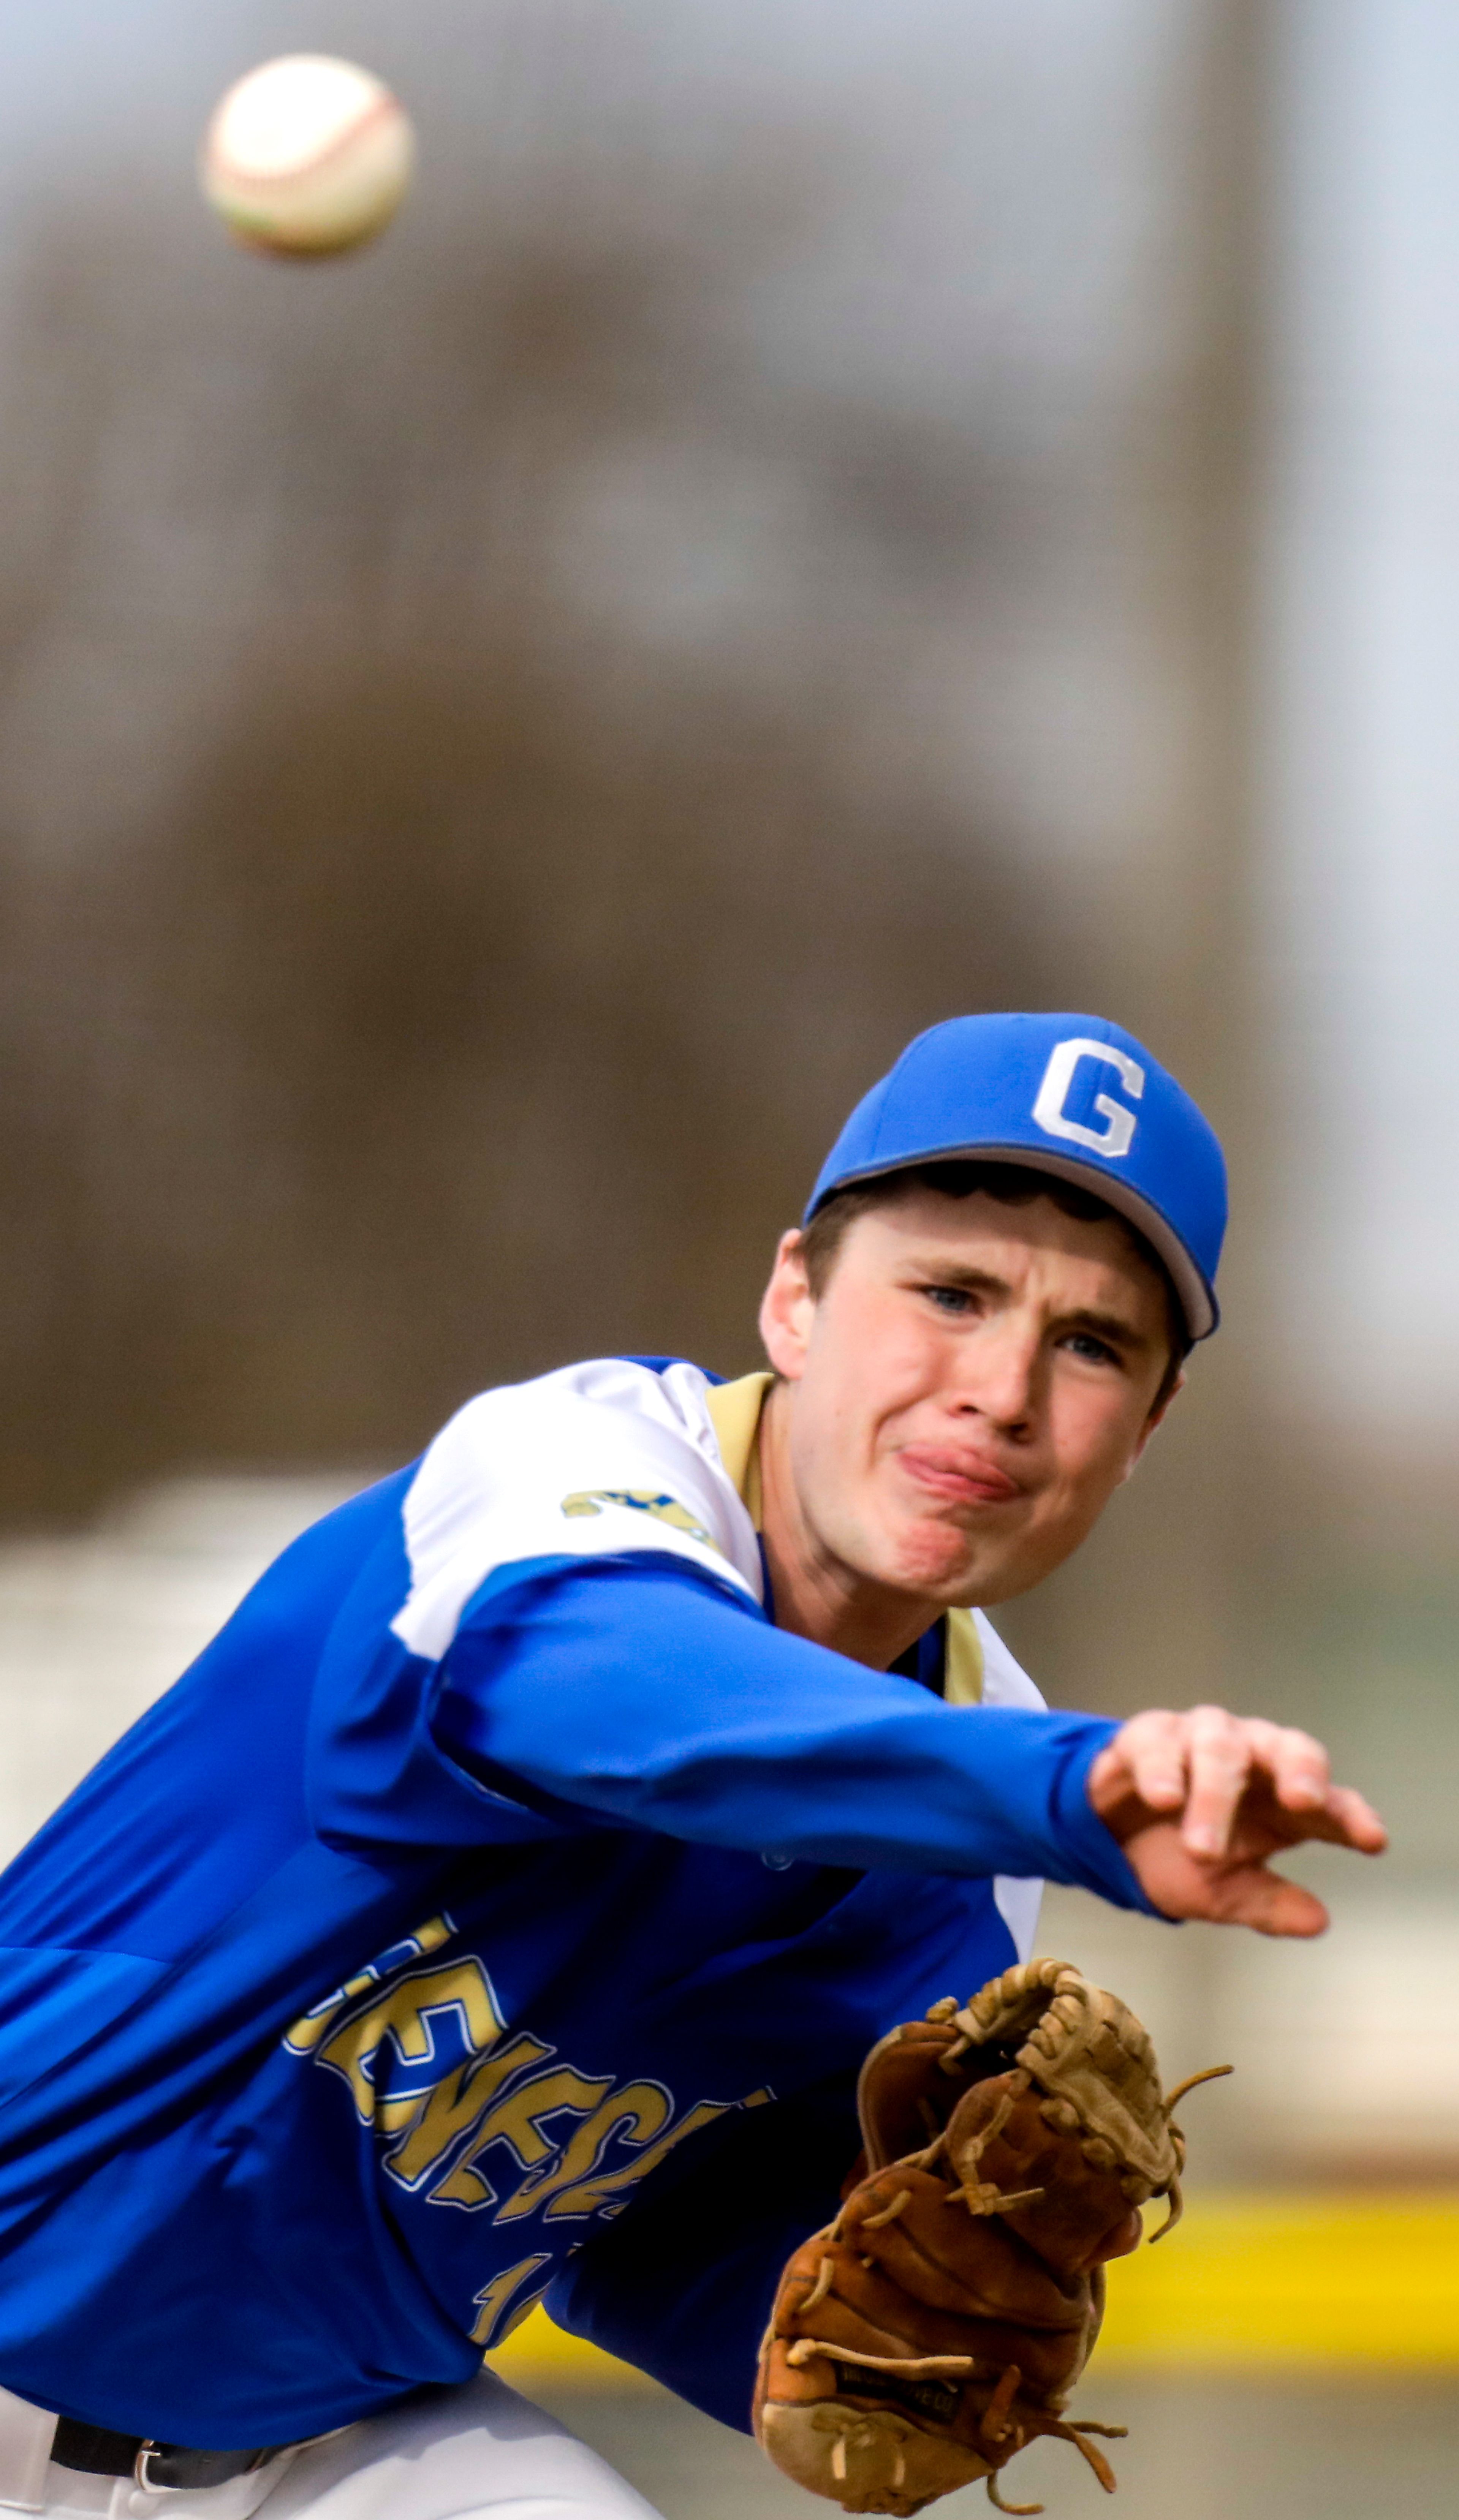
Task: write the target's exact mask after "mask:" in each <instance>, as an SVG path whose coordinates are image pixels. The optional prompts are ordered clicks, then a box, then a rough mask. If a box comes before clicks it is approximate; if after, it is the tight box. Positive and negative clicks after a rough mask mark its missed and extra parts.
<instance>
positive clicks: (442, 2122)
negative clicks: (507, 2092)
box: [385, 2031, 552, 2187]
mask: <svg viewBox="0 0 1459 2520" xmlns="http://www.w3.org/2000/svg"><path fill="white" fill-rule="evenodd" d="M551 2054H552V2049H551V2048H544V2047H543V2045H542V2042H541V2040H540V2039H533V2038H531V2037H530V2036H529V2034H528V2033H527V2032H526V2031H520V2032H519V2033H518V2035H517V2037H516V2038H515V2039H509V2040H508V2041H507V2042H506V2044H505V2046H502V2047H496V2048H488V2050H487V2052H486V2054H485V2056H484V2057H482V2058H481V2059H480V2060H479V2062H478V2063H475V2064H471V2065H458V2066H457V2067H456V2068H455V2069H454V2071H453V2072H452V2073H449V2074H447V2076H446V2078H445V2080H444V2082H441V2083H434V2084H433V2085H432V2088H431V2090H430V2091H429V2092H428V2093H427V2094H426V2096H425V2098H424V2100H418V2101H417V2103H416V2108H417V2112H418V2114H417V2115H416V2117H415V2118H414V2120H413V2121H412V2123H411V2125H410V2126H409V2127H408V2128H407V2130H406V2132H405V2134H404V2135H403V2136H402V2137H401V2138H400V2140H399V2142H398V2143H396V2144H394V2145H392V2147H391V2149H390V2150H389V2151H388V2153H387V2154H386V2157H385V2158H386V2167H387V2169H388V2171H389V2172H390V2175H391V2177H392V2178H395V2179H398V2180H399V2181H400V2182H401V2183H402V2184H403V2185H404V2186H406V2187H419V2186H421V2185H422V2184H423V2183H424V2182H425V2181H426V2180H428V2179H429V2178H430V2176H431V2174H432V2172H433V2170H436V2169H438V2168H439V2166H440V2164H441V2162H442V2161H443V2160H444V2158H445V2156H446V2154H447V2153H448V2152H449V2151H450V2149H451V2146H452V2144H453V2143H454V2142H455V2141H456V2138H457V2137H458V2136H461V2135H465V2134H466V2132H467V2130H468V2128H470V2127H474V2126H475V2125H476V2123H477V2121H478V2119H479V2117H480V2116H481V2114H482V2112H483V2111H484V2110H486V2109H488V2108H489V2107H490V2106H491V2103H492V2101H493V2100H494V2099H495V2097H496V2095H497V2093H498V2092H499V2091H500V2090H501V2088H502V2086H503V2084H504V2083H509V2082H510V2081H511V2079H512V2076H513V2075H514V2074H518V2073H521V2072H522V2071H523V2070H524V2068H525V2067H526V2066H528V2065H540V2064H541V2062H542V2060H543V2058H544V2057H545V2056H550V2055H551Z"/></svg>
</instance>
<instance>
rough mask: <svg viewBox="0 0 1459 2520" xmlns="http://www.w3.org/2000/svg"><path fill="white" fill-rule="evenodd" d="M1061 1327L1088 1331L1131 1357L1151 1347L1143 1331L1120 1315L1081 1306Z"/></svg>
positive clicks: (1067, 1317) (1070, 1314)
mask: <svg viewBox="0 0 1459 2520" xmlns="http://www.w3.org/2000/svg"><path fill="white" fill-rule="evenodd" d="M1061 1327H1062V1328H1065V1329H1067V1330H1088V1331H1089V1332H1090V1334H1091V1336H1093V1337H1094V1338H1102V1339H1107V1340H1108V1341H1109V1343H1110V1345H1111V1347H1117V1348H1122V1349H1123V1350H1124V1351H1125V1353H1126V1354H1127V1355H1129V1356H1138V1355H1139V1354H1140V1353H1141V1352H1142V1350H1143V1349H1145V1348H1148V1347H1149V1345H1150V1341H1149V1339H1148V1338H1147V1337H1146V1335H1145V1332H1144V1331H1143V1330H1138V1329H1136V1328H1135V1326H1134V1323H1133V1322H1127V1321H1126V1320H1125V1319H1124V1317H1123V1315H1122V1314H1120V1313H1099V1312H1095V1311H1093V1310H1092V1309H1091V1308H1090V1307H1089V1306H1088V1305H1081V1306H1080V1308H1079V1310H1078V1311H1077V1312H1076V1313H1066V1314H1065V1316H1064V1320H1063V1323H1062V1325H1061Z"/></svg>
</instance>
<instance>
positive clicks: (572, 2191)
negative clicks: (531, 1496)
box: [284, 1491, 773, 2351]
mask: <svg viewBox="0 0 1459 2520" xmlns="http://www.w3.org/2000/svg"><path fill="white" fill-rule="evenodd" d="M604 1498H605V1501H606V1502H609V1503H617V1502H619V1501H620V1500H619V1499H617V1498H616V1497H614V1496H611V1495H609V1494H608V1492H607V1491H605V1492H604ZM573 1502H574V1500H571V1499H570V1500H569V1504H572V1503H573ZM649 1503H650V1504H652V1505H657V1504H661V1503H667V1504H669V1505H672V1504H673V1500H672V1498H669V1499H666V1500H664V1499H658V1498H654V1499H650V1500H649ZM565 1509H566V1508H565ZM582 1509H584V1510H596V1507H595V1506H593V1505H592V1504H591V1501H589V1502H588V1503H587V1504H586V1505H584V1506H583V1508H582ZM679 1510H681V1511H682V1508H679ZM456 1931H457V1927H456V1925H455V1924H454V1922H453V1920H452V1919H451V1917H450V1916H449V1915H447V1914H445V1913H442V1914H441V1915H439V1916H433V1917H432V1918H431V1919H430V1921H429V1922H428V1923H427V1924H425V1925H423V1926H421V1927H420V1928H419V1929H418V1931H417V1932H416V1933H414V1934H411V1935H407V1936H406V1937H405V1938H404V1939H403V1941H401V1942H399V1943H396V1944H393V1945H392V1946H391V1948H390V1949H389V1951H388V1952H385V1953H382V1954H381V1956H380V1958H378V1959H376V1960H372V1961H371V1962H370V1964H369V1966H368V1967H367V1968H364V1969H362V1970H360V1971H359V1972H358V1973H357V1975H355V1976H354V1977H352V1978H349V1979H348V1980H346V1982H345V1984H344V1985H343V1986H342V1987H341V1988H339V1989H338V1990H337V1991H336V1993H335V1994H334V1995H332V1996H330V1997H328V1998H327V1999H326V2000H325V2001H324V2002H323V2003H318V2004H316V2005H314V2006H313V2007H312V2009H311V2010H310V2011H308V2012H307V2013H305V2014H304V2015H303V2017H302V2019H301V2020H300V2021H297V2022H296V2024H295V2025H294V2028H293V2029H292V2030H291V2031H290V2032H289V2034H288V2036H287V2038H286V2040H285V2043H284V2044H285V2046H286V2047H287V2048H289V2049H290V2051H291V2052H292V2053H293V2054H295V2055H297V2056H300V2057H311V2058H312V2060H313V2061H314V2063H315V2064H318V2065H325V2066H328V2068H329V2070H330V2071H331V2073H335V2074H338V2075H340V2076H341V2078H342V2081H343V2082H344V2083H345V2084H346V2085H347V2087H348V2090H349V2094H350V2098H351V2100H352V2102H353V2105H354V2109H355V2113H356V2115H357V2117H358V2118H359V2121H360V2123H361V2125H362V2126H366V2127H369V2128H371V2129H373V2130H374V2132H375V2133H376V2134H377V2135H380V2136H382V2137H384V2138H385V2139H386V2148H385V2159H384V2167H385V2170H386V2173H387V2175H388V2177H389V2178H390V2179H391V2180H392V2181H394V2182H395V2183H397V2184H398V2185H399V2186H401V2187H404V2188H407V2189H410V2190H412V2191H414V2192H417V2193H419V2192H420V2191H421V2190H422V2189H424V2190H425V2191H426V2193H427V2196H428V2198H429V2201H430V2202H431V2203H432V2204H436V2205H447V2206H454V2207H456V2208H457V2209H458V2210H465V2211H466V2212H467V2213H482V2212H484V2213H486V2214H487V2215H488V2217H489V2221H490V2223H491V2225H492V2227H493V2228H494V2227H495V2225H496V2224H499V2223H501V2224H505V2223H514V2222H522V2221H524V2220H525V2218H526V2217H527V2216H528V2215H532V2214H540V2216H541V2218H542V2221H543V2223H544V2224H546V2223H549V2222H565V2221H577V2222H585V2221H587V2220H589V2219H590V2218H591V2217H593V2216H594V2215H599V2216H602V2217H603V2218H604V2219H605V2220H607V2219H608V2218H610V2217H612V2216H614V2215H616V2214H620V2213H621V2212H622V2211H623V2208H624V2206H625V2205H626V2204H627V2202H628V2200H629V2197H630V2196H631V2194H632V2191H633V2190H634V2188H635V2187H637V2185H638V2183H639V2182H640V2181H641V2180H644V2179H647V2178H648V2176H649V2175H650V2173H651V2172H652V2171H654V2170H657V2168H658V2167H659V2165H660V2163H661V2161H663V2160H664V2159H665V2158H666V2156H667V2155H668V2154H669V2153H670V2152H671V2151H672V2150H673V2149H674V2147H675V2145H676V2144H680V2143H683V2142H684V2141H685V2139H686V2138H688V2137H690V2136H693V2135H696V2134H698V2133H699V2132H700V2130H701V2129H702V2128H705V2127H707V2126H712V2125H713V2123H714V2121H715V2120H716V2119H717V2118H721V2117H724V2116H726V2115H727V2114H728V2113H729V2112H730V2111H731V2110H732V2109H751V2108H757V2107H758V2106H759V2105H760V2104H761V2103H762V2102H763V2101H765V2100H768V2099H770V2098H772V2097H773V2093H770V2092H769V2091H765V2090H761V2091H756V2092H751V2093H748V2094H747V2096H746V2097H745V2098H744V2099H742V2100H698V2101H695V2102H694V2103H693V2104H692V2105H691V2106H690V2107H688V2108H686V2109H685V2110H684V2112H683V2114H682V2116H679V2117H677V2118H676V2117H675V2115H674V2111H675V2107H676V2105H677V2104H676V2102H675V2099H674V2095H673V2093H672V2092H670V2091H669V2090H668V2089H667V2087H666V2086H665V2085H664V2084H662V2083H659V2082H654V2081H647V2080H636V2081H630V2082H625V2083H617V2082H616V2080H615V2078H614V2076H613V2075H612V2074H583V2073H579V2071H578V2070H577V2068H576V2067H575V2066H574V2065H570V2064H568V2063H567V2062H566V2061H565V2060H563V2059H562V2058H561V2057H560V2056H559V2055H558V2051H557V2050H556V2049H555V2048H553V2047H551V2046H550V2045H549V2044H548V2043H547V2042H546V2041H544V2040H541V2039H537V2038H535V2037H533V2035H532V2034H531V2033H530V2032H529V2031H526V2030H518V2031H512V2032H509V2030H508V2027H507V2023H506V2020H505V2018H504V2015H503V2013H502V2010H501V2007H500V2005H499V2004H498V2003H497V2000H496V1996H495V1993H494V1990H493V1988H492V1984H491V1980H490V1978H489V1977H488V1976H487V1973H486V1970H485V1968H484V1967H483V1965H482V1963H481V1961H480V1960H479V1958H477V1956H476V1954H475V1953H467V1954H465V1955H464V1956H463V1957H462V1958H459V1959H456V1960H453V1961H448V1962H443V1963H442V1964H441V1965H439V1966H437V1967H434V1968H422V1967H420V1966H419V1965H413V1963H418V1962H419V1961H420V1960H422V1959H424V1958H430V1956H431V1954H432V1953H433V1952H436V1951H438V1950H439V1949H440V1948H441V1945H442V1944H443V1943H445V1942H447V1941H449V1940H450V1939H451V1938H452V1937H453V1936H454V1934H455V1933H456ZM493 2151H494V2152H495V2154H496V2156H497V2158H496V2159H495V2160H494V2161H492V2162H491V2163H490V2165H489V2168H488V2162H487V2156H488V2155H490V2154H492V2153H493ZM506 2164H510V2165H511V2167H510V2169H509V2170H507V2172H506V2175H505V2176H503V2166H504V2165H506ZM499 2165H501V2166H499ZM493 2171H494V2172H495V2174H496V2175H495V2178H493V2176H492V2175H491V2172H493ZM498 2181H500V2185H498V2183H497V2182H498ZM493 2208H494V2209H495V2210H494V2211H493V2210H492V2209H493ZM560 2254H561V2253H560V2251H557V2250H538V2251H536V2252H535V2253H534V2254H532V2255H530V2256H528V2257H524V2258H522V2259H520V2260H519V2261H518V2262H517V2263H516V2264H515V2265H514V2266H511V2267H508V2268H506V2269H504V2270H503V2272H502V2273H499V2274H495V2275H493V2276H492V2277H491V2279H490V2281H489V2282H487V2283H486V2284H484V2285H483V2286H482V2288H481V2290H480V2291H479V2293H477V2294H476V2295H475V2296H474V2297H473V2305H472V2307H473V2310H474V2311H475V2314H476V2317H475V2323H474V2324H473V2326H472V2329H471V2334H472V2338H473V2340H474V2342H475V2343H476V2344H478V2345H479V2346H480V2347H481V2348H482V2349H483V2351H484V2350H488V2349H489V2348H491V2347H492V2346H495V2345H499V2344H501V2343H502V2342H503V2341H504V2339H505V2338H506V2337H507V2336H509V2335H510V2334H511V2332H512V2330H513V2329H514V2328H515V2327H517V2326H518V2325H519V2324H520V2323H521V2321H522V2320H523V2319H524V2318H525V2317H526V2316H527V2313H528V2312H529V2311H530V2310H531V2309H532V2308H533V2307H534V2305H535V2304H536V2303H537V2302H538V2301H540V2299H541V2298H542V2295H543V2293H544V2292H545V2291H546V2289H547V2285H548V2283H549V2282H550V2280H551V2273H552V2270H553V2269H554V2268H555V2267H556V2265H557V2264H558V2262H559V2257H560Z"/></svg>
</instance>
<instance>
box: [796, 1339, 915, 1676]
mask: <svg viewBox="0 0 1459 2520" xmlns="http://www.w3.org/2000/svg"><path fill="white" fill-rule="evenodd" d="M788 1396H789V1395H788V1394H787V1393H786V1391H785V1389H784V1387H783V1386H780V1387H777V1388H776V1389H774V1390H772V1391H771V1392H770V1394H769V1396H768V1398H767V1400H766V1403H765V1407H764V1411H763V1413H762V1415H761V1418H760V1431H759V1447H760V1489H761V1499H762V1508H761V1510H762V1521H761V1528H760V1538H761V1540H762V1541H763V1543H764V1549H765V1556H766V1560H767V1562H768V1565H769V1570H770V1587H771V1592H772V1594H773V1596H774V1603H775V1624H776V1626H777V1627H778V1628H785V1629H788V1630H789V1631H790V1633H791V1634H792V1635H793V1636H798V1637H808V1638H809V1639H810V1641H811V1643H813V1644H818V1645H829V1646H830V1647H831V1649H832V1651H833V1652H834V1653H841V1654H846V1655H848V1656H849V1658H850V1660H851V1661H852V1662H862V1663H866V1664H868V1665H869V1666H870V1668H871V1669H872V1670H873V1671H887V1670H889V1668H890V1666H891V1664H892V1663H894V1662H895V1661H896V1659H897V1657H898V1655H900V1654H903V1653H905V1652H906V1650H907V1647H908V1646H909V1645H911V1644H914V1643H916V1641H917V1639H918V1638H919V1637H920V1636H921V1635H922V1634H923V1632H924V1630H925V1629H927V1628H930V1627H931V1626H932V1624H933V1621H934V1620H935V1618H937V1617H938V1615H939V1614H940V1611H941V1608H942V1604H941V1603H940V1602H939V1601H935V1600H923V1599H922V1598H920V1597H919V1596H918V1595H916V1594H913V1593H904V1592H901V1591H899V1590H894V1589H893V1588H892V1587H891V1586H890V1585H887V1584H878V1583H874V1582H872V1581H871V1580H870V1579H869V1578H868V1577H866V1576H864V1575H862V1574H859V1573H858V1572H857V1570H856V1569H855V1568H854V1567H851V1566H848V1565H846V1564H845V1563H844V1561H843V1559H841V1558H839V1557H838V1556H836V1554H835V1553H834V1552H832V1551H831V1550H829V1549H828V1548H827V1547H826V1546H825V1545H824V1544H823V1543H822V1542H821V1540H820V1539H819V1537H818V1535H817V1534H816V1532H815V1531H814V1530H813V1529H812V1528H811V1526H810V1524H809V1522H808V1520H807V1518H806V1515H805V1511H804V1508H803V1506H802V1503H801V1499H800V1496H799V1493H798V1489H797V1486H796V1482H795V1478H794V1475H793V1473H792V1470H791V1461H790V1444H789V1440H788V1438H789V1427H788V1418H789V1411H788V1409H787V1407H786V1401H787V1398H788Z"/></svg>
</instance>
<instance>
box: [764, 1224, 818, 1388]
mask: <svg viewBox="0 0 1459 2520" xmlns="http://www.w3.org/2000/svg"><path fill="white" fill-rule="evenodd" d="M815 1308H816V1305H815V1297H814V1295H813V1294H812V1293H811V1291H810V1280H809V1278H808V1277H807V1276H806V1272H805V1237H804V1235H803V1234H802V1233H801V1231H800V1229H799V1227H798V1226H792V1228H791V1231H790V1232H789V1234H783V1235H782V1236H781V1238H780V1241H779V1244H778V1245H777V1248H776V1252H775V1266H774V1268H773V1269H772V1270H771V1272H770V1283H769V1284H768V1286H767V1287H766V1288H765V1295H764V1301H763V1302H762V1304H761V1305H760V1337H761V1338H762V1339H763V1341H764V1344H765V1354H766V1356H767V1357H768V1358H769V1360H770V1363H771V1364H772V1365H773V1366H774V1368H775V1371H776V1373H778V1374H781V1375H783V1376H784V1378H785V1380H786V1381H787V1382H798V1381H799V1378H800V1376H801V1374H802V1373H804V1371H805V1351H806V1348H807V1346H808V1344H809V1341H810V1326H811V1322H812V1321H813V1319H814V1317H815Z"/></svg>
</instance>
